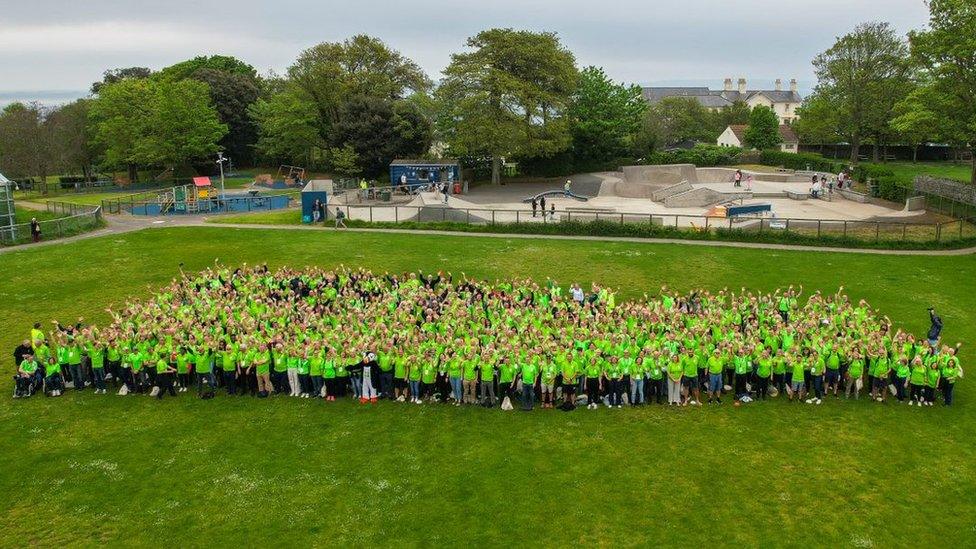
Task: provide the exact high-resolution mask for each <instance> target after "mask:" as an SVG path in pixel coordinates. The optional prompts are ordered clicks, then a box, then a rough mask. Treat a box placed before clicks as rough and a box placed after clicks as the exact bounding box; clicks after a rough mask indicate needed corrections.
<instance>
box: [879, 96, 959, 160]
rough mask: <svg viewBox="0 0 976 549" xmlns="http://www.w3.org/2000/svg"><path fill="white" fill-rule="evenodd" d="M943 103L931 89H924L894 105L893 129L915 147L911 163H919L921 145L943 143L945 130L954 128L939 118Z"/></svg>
mask: <svg viewBox="0 0 976 549" xmlns="http://www.w3.org/2000/svg"><path fill="white" fill-rule="evenodd" d="M942 99H944V98H943V97H941V96H940V94H938V93H937V92H935V90H934V89H933V88H932V87H931V86H921V87H919V88H916V89H915V90H913V91H912V92H911V93H910V94H908V96H907V97H906V98H905V99H903V100H901V101H899V102H898V104H897V105H895V108H894V112H893V114H894V118H892V119H891V128H892V131H893V132H894V133H895V134H896V135H897V136H898V137H899V138H900V139H901V140H902V141H904V142H905V143H908V144H909V145H911V146H912V162H917V161H918V148H919V146H920V145H922V144H923V143H925V142H926V141H934V140H936V139H940V138H941V137H942V136H943V133H942V129H943V128H947V129H948V128H949V127H951V125H952V124H951V122H950V121H948V120H946V119H945V118H943V117H942V116H941V114H940V113H941V112H942V108H944V107H943V106H942V105H939V102H940V101H941V100H942Z"/></svg>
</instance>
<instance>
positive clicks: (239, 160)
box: [190, 68, 260, 166]
mask: <svg viewBox="0 0 976 549" xmlns="http://www.w3.org/2000/svg"><path fill="white" fill-rule="evenodd" d="M190 78H191V79H193V80H198V81H200V82H204V83H206V84H207V86H208V88H209V90H210V100H211V101H212V102H213V105H214V108H215V109H216V110H217V116H218V117H219V118H220V122H221V123H223V124H225V125H227V135H225V136H224V137H223V139H221V140H220V143H219V145H220V147H221V149H223V150H224V152H225V153H226V154H227V156H229V157H230V158H231V159H233V160H234V163H235V164H236V165H238V166H248V165H250V164H251V163H252V161H253V158H254V145H255V144H256V143H257V140H258V127H257V124H256V123H255V121H254V119H253V118H252V117H251V115H250V114H249V112H248V109H250V108H251V105H253V104H254V103H255V102H256V101H257V100H258V97H259V95H260V89H259V87H258V81H257V80H256V79H255V78H253V77H251V76H250V75H245V74H240V73H238V72H229V71H224V70H217V69H208V68H204V69H197V70H196V71H194V72H192V73H191V74H190Z"/></svg>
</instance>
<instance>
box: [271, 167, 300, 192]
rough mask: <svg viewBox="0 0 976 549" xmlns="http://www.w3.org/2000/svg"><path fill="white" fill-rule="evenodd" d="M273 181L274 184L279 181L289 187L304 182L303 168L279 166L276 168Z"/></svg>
mask: <svg viewBox="0 0 976 549" xmlns="http://www.w3.org/2000/svg"><path fill="white" fill-rule="evenodd" d="M274 180H275V182H278V181H281V182H283V183H284V184H285V185H286V186H289V187H292V186H296V185H299V184H300V183H301V182H302V181H304V180H305V168H303V167H301V166H288V165H285V164H282V165H281V166H278V173H277V175H275V178H274ZM289 180H291V181H292V183H289V182H288V181H289Z"/></svg>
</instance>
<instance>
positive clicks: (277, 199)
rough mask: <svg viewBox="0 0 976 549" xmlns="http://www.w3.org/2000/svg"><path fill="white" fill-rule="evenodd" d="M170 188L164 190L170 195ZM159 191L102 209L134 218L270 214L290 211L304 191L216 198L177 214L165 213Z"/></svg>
mask: <svg viewBox="0 0 976 549" xmlns="http://www.w3.org/2000/svg"><path fill="white" fill-rule="evenodd" d="M167 190H169V189H162V190H161V191H162V192H166V191H167ZM159 194H160V193H159V192H144V193H136V194H130V195H126V196H121V197H118V198H110V199H104V200H102V209H103V210H104V211H105V213H109V214H118V213H122V212H127V213H131V214H133V215H149V216H155V215H170V214H179V215H186V214H189V215H193V214H195V213H222V212H240V213H246V212H255V211H270V210H280V209H283V208H287V207H289V206H291V205H292V203H293V202H294V201H295V200H296V199H298V198H299V197H300V195H301V191H288V192H282V193H274V194H255V195H240V194H234V195H225V196H224V197H223V198H221V197H219V196H215V197H213V198H209V199H201V200H198V201H197V208H196V210H195V211H190V212H188V211H185V210H184V211H177V210H176V209H175V208H170V209H167V211H163V209H164V207H165V206H166V204H164V203H163V202H161V201H160V200H159Z"/></svg>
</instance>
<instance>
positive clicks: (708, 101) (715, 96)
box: [641, 87, 803, 108]
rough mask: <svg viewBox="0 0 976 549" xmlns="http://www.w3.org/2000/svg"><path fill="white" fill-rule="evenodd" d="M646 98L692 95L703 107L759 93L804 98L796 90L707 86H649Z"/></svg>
mask: <svg viewBox="0 0 976 549" xmlns="http://www.w3.org/2000/svg"><path fill="white" fill-rule="evenodd" d="M641 93H642V95H643V96H644V100H645V101H647V102H648V103H651V104H654V103H657V102H658V101H660V100H662V99H664V98H666V97H690V98H692V99H697V100H698V102H699V103H701V104H702V106H703V107H708V108H718V107H726V106H729V105H731V104H732V103H735V102H736V101H748V100H750V99H752V98H753V97H755V96H757V95H764V96H766V97H767V98H768V99H769V100H770V101H771V102H773V103H800V102H802V101H803V98H802V97H800V94H799V93H797V92H795V91H783V90H747V91H746V92H745V93H740V92H739V91H738V90H710V89H708V88H705V87H683V88H682V87H653V88H652V87H648V88H643V89H642V90H641Z"/></svg>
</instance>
